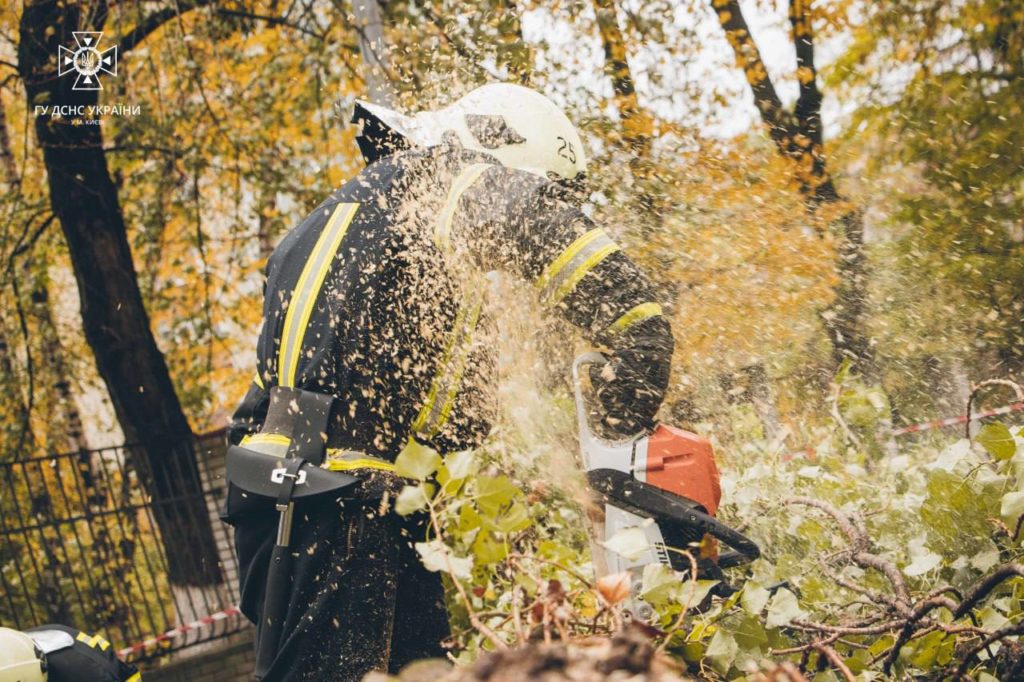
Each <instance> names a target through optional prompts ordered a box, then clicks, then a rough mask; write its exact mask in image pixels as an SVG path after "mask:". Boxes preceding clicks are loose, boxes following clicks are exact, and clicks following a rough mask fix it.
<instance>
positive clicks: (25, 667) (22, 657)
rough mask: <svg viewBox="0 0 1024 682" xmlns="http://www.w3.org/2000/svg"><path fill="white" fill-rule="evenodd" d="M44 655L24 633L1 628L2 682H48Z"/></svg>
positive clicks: (0, 672)
mask: <svg viewBox="0 0 1024 682" xmlns="http://www.w3.org/2000/svg"><path fill="white" fill-rule="evenodd" d="M43 670H44V666H43V661H42V655H41V653H40V652H39V650H38V649H37V648H36V645H35V642H33V641H32V638H31V637H29V636H28V635H26V634H25V633H24V632H18V631H17V630H12V629H10V628H0V682H46V674H45V673H44V672H43Z"/></svg>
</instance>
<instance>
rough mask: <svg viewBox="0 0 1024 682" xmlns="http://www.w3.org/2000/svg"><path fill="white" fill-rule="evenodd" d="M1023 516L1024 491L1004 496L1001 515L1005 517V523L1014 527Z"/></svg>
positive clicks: (1000, 509) (1000, 506)
mask: <svg viewBox="0 0 1024 682" xmlns="http://www.w3.org/2000/svg"><path fill="white" fill-rule="evenodd" d="M1021 514H1024V490H1016V491H1014V492H1012V493H1006V494H1005V495H1003V499H1002V501H1001V502H1000V504H999V515H1000V516H1002V517H1003V523H1005V524H1006V525H1008V526H1010V527H1014V526H1016V525H1017V519H1019V518H1020V515H1021Z"/></svg>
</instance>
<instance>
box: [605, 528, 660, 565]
mask: <svg viewBox="0 0 1024 682" xmlns="http://www.w3.org/2000/svg"><path fill="white" fill-rule="evenodd" d="M601 545H602V546H604V548H605V549H608V550H611V551H612V552H615V553H616V554H618V555H620V556H622V557H624V558H626V559H627V560H629V561H635V560H637V559H639V558H640V557H641V556H643V553H644V552H646V551H647V550H649V549H650V548H651V543H650V542H649V541H648V540H647V535H646V534H645V533H644V531H643V529H642V528H640V527H638V526H631V527H629V528H623V529H622V530H620V531H619V532H618V533H616V534H615V535H613V536H612V537H610V538H609V539H608V540H605V541H604V542H602V543H601Z"/></svg>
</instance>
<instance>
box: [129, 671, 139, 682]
mask: <svg viewBox="0 0 1024 682" xmlns="http://www.w3.org/2000/svg"><path fill="white" fill-rule="evenodd" d="M125 682H142V673H135V674H134V675H132V676H131V677H129V678H128V679H127V680H125Z"/></svg>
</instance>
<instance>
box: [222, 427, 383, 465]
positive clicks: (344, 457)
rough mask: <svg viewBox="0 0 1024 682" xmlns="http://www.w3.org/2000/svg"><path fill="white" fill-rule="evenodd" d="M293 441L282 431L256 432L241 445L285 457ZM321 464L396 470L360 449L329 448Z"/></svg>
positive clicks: (243, 440) (244, 439)
mask: <svg viewBox="0 0 1024 682" xmlns="http://www.w3.org/2000/svg"><path fill="white" fill-rule="evenodd" d="M291 443H292V439H291V438H290V437H288V436H286V435H284V434H281V433H254V434H252V435H250V436H246V437H245V438H243V439H242V442H241V443H239V445H241V446H242V447H245V448H249V449H250V450H255V451H256V452H262V453H263V454H265V455H274V456H275V457H284V455H285V453H286V452H288V447H289V446H290V445H291ZM320 466H321V467H323V468H324V469H327V470H329V471H355V470H357V469H376V470H378V471H389V472H392V473H394V471H395V465H394V464H393V463H391V462H388V461H387V460H383V459H381V458H379V457H374V456H373V455H368V454H366V453H365V452H359V451H358V450H345V449H342V448H327V456H326V457H325V459H324V462H323V464H321V465H320Z"/></svg>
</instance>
